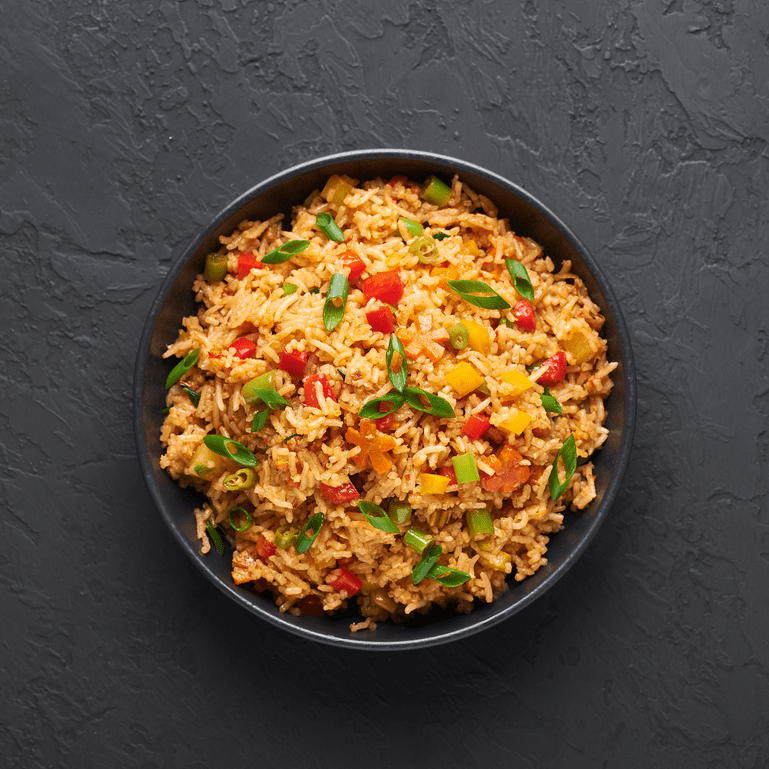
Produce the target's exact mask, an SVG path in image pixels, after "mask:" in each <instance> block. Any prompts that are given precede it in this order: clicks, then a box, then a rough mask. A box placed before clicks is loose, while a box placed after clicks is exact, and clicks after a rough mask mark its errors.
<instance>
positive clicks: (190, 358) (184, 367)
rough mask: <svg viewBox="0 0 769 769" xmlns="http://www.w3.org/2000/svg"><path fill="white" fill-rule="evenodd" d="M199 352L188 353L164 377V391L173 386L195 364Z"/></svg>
mask: <svg viewBox="0 0 769 769" xmlns="http://www.w3.org/2000/svg"><path fill="white" fill-rule="evenodd" d="M199 357H200V350H192V351H191V352H188V353H187V354H186V355H185V356H184V358H182V359H181V360H180V361H179V362H178V363H177V364H176V365H175V366H174V367H173V368H172V369H171V373H170V374H169V375H168V376H167V377H166V390H167V389H168V388H169V387H172V386H173V385H175V384H176V383H177V382H178V381H179V380H180V379H181V378H182V377H183V376H184V375H185V374H186V373H187V372H188V371H189V370H190V369H191V368H192V367H193V366H194V365H195V364H196V363H197V362H198V358H199Z"/></svg>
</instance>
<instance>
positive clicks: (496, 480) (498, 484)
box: [481, 446, 531, 494]
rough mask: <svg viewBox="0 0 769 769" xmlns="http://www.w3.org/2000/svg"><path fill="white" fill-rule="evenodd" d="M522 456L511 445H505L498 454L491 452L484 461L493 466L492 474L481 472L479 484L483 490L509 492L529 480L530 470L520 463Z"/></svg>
mask: <svg viewBox="0 0 769 769" xmlns="http://www.w3.org/2000/svg"><path fill="white" fill-rule="evenodd" d="M521 462H523V457H522V456H521V455H520V454H519V453H518V452H517V451H516V450H515V449H514V448H513V447H512V446H505V447H504V448H503V449H502V451H500V452H499V456H496V455H494V454H492V455H491V456H490V457H487V458H486V463H487V464H488V465H490V466H491V467H493V468H494V470H495V472H494V475H486V473H484V474H483V476H482V477H481V486H482V487H483V488H484V490H485V491H492V492H493V491H501V492H503V493H505V494H510V493H512V492H513V491H516V490H517V489H519V488H521V486H523V484H524V483H526V481H528V480H529V474H530V473H531V470H530V469H529V466H528V465H522V464H521Z"/></svg>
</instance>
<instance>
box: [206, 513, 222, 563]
mask: <svg viewBox="0 0 769 769" xmlns="http://www.w3.org/2000/svg"><path fill="white" fill-rule="evenodd" d="M218 529H219V527H218V526H217V527H216V528H214V527H213V526H212V525H211V523H210V522H209V521H206V533H207V534H208V538H209V539H210V540H211V542H212V543H213V545H214V547H215V548H216V552H217V553H219V555H224V542H223V540H222V535H221V534H220V533H219V531H218Z"/></svg>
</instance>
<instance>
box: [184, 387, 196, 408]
mask: <svg viewBox="0 0 769 769" xmlns="http://www.w3.org/2000/svg"><path fill="white" fill-rule="evenodd" d="M181 388H182V390H184V392H186V393H187V395H188V396H189V398H190V400H191V401H192V405H193V406H194V407H195V408H197V407H198V404H199V403H200V393H199V392H196V391H195V390H193V389H192V388H191V387H190V386H189V385H186V384H182V385H181Z"/></svg>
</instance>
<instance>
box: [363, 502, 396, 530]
mask: <svg viewBox="0 0 769 769" xmlns="http://www.w3.org/2000/svg"><path fill="white" fill-rule="evenodd" d="M358 510H360V511H361V513H363V517H364V518H365V519H366V520H367V521H368V522H369V523H370V524H371V525H372V526H373V527H374V528H375V529H379V531H384V532H387V533H388V534H400V529H398V527H397V526H396V525H395V522H394V521H393V520H392V519H391V518H390V516H389V515H388V514H387V513H386V512H385V511H384V508H382V507H380V506H379V505H375V504H374V503H373V502H369V501H367V500H365V499H361V500H360V501H359V502H358Z"/></svg>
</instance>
